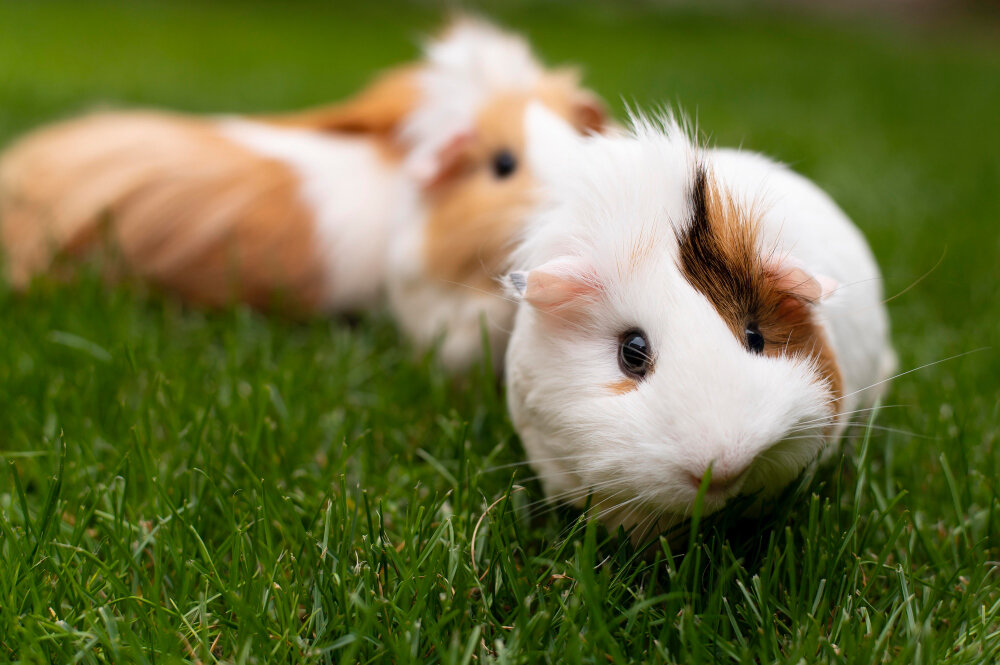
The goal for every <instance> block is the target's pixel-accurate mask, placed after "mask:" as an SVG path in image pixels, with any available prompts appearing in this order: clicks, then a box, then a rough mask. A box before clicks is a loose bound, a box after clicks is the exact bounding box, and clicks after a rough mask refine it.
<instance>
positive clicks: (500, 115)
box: [424, 72, 604, 293]
mask: <svg viewBox="0 0 1000 665" xmlns="http://www.w3.org/2000/svg"><path fill="white" fill-rule="evenodd" d="M535 100H538V101H541V102H542V103H544V104H545V105H546V106H548V107H549V108H550V109H551V110H552V111H553V112H555V113H557V114H559V115H560V116H562V117H563V118H565V119H566V120H567V121H568V122H570V123H572V124H573V126H574V127H576V128H577V129H578V130H579V131H581V132H584V131H588V130H591V129H600V128H601V124H602V123H603V121H604V116H603V111H602V110H601V108H600V103H599V100H597V99H596V97H594V96H593V95H592V94H590V93H586V91H582V90H580V89H579V88H577V87H575V79H573V78H571V77H570V76H569V75H567V74H566V73H565V72H563V73H560V74H557V75H556V74H553V75H550V76H548V77H546V78H545V79H543V81H542V82H541V83H540V84H539V86H538V88H537V89H536V90H535V91H534V92H531V93H512V94H510V95H506V96H502V97H499V98H497V99H495V100H494V101H492V102H491V103H490V104H489V105H487V106H486V107H485V108H483V109H482V110H481V112H480V113H479V117H478V119H477V123H476V129H475V132H474V134H473V135H472V136H471V137H470V138H469V140H467V141H465V143H464V144H463V147H462V154H461V155H459V156H457V158H453V159H452V160H451V166H450V168H449V170H448V172H447V174H446V177H444V178H442V179H440V180H439V181H438V182H436V183H435V185H434V186H433V187H431V188H430V189H429V190H428V191H427V197H428V201H429V204H430V205H429V209H430V215H429V219H428V223H427V233H426V239H425V245H424V261H425V265H426V266H427V270H428V272H429V273H430V275H431V277H433V278H434V279H437V280H440V281H443V282H452V283H455V284H456V286H458V287H459V288H461V285H464V286H468V287H472V288H474V289H481V290H484V291H488V292H490V293H499V287H498V285H497V282H496V277H497V276H498V275H499V274H500V273H501V272H502V271H503V270H504V269H506V267H507V266H506V262H507V257H508V254H509V251H510V248H511V245H512V243H513V242H514V241H515V239H516V236H517V234H518V232H519V231H520V230H521V227H522V224H523V223H524V218H525V214H526V212H527V210H528V209H529V207H530V206H531V205H532V204H533V196H532V194H533V188H534V179H533V178H532V175H531V173H530V171H529V169H528V168H527V164H526V163H525V154H524V113H525V109H526V107H527V105H528V104H529V103H530V102H531V101H535ZM583 106H586V107H587V110H586V111H584V110H582V107H583ZM501 150H509V151H510V152H511V153H512V154H513V155H514V156H515V158H516V159H517V168H516V170H515V171H514V172H513V173H512V174H511V175H509V176H507V177H506V178H502V179H501V178H497V177H496V176H495V175H494V173H493V171H492V168H491V166H492V160H493V157H494V156H495V155H496V154H497V153H498V152H500V151H501Z"/></svg>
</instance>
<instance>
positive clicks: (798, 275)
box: [768, 256, 838, 303]
mask: <svg viewBox="0 0 1000 665" xmlns="http://www.w3.org/2000/svg"><path fill="white" fill-rule="evenodd" d="M768 273H769V274H770V275H771V279H772V280H773V281H774V285H775V287H776V288H777V289H778V290H779V291H782V292H784V293H787V294H788V295H791V296H795V297H796V298H799V299H800V300H804V301H805V302H808V303H818V302H820V301H822V300H826V299H827V298H829V297H830V295H831V294H832V293H833V292H834V291H836V290H837V286H838V284H837V281H836V280H834V279H831V278H830V277H827V276H826V275H815V274H813V273H812V272H810V271H809V270H807V269H806V267H805V265H804V264H803V263H802V262H800V261H799V260H797V259H795V258H793V257H791V256H783V257H781V258H780V259H778V260H776V261H772V262H771V265H770V266H768Z"/></svg>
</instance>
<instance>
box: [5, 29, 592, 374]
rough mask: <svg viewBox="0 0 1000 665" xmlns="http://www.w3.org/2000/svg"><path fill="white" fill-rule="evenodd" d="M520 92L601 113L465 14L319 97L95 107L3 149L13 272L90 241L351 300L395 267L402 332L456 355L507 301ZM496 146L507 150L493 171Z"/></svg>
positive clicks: (218, 275)
mask: <svg viewBox="0 0 1000 665" xmlns="http://www.w3.org/2000/svg"><path fill="white" fill-rule="evenodd" d="M532 100H534V101H539V102H541V103H543V104H545V105H546V106H547V107H548V108H549V109H551V110H552V111H553V112H554V113H557V114H559V115H560V116H561V117H563V118H564V119H565V120H566V121H567V122H569V123H571V124H572V125H573V126H574V127H575V128H576V130H577V131H580V132H584V131H589V130H595V129H600V128H601V126H602V123H603V112H602V110H601V106H600V102H599V100H598V99H597V98H596V97H595V96H594V95H593V94H592V93H589V92H587V91H586V90H583V89H581V88H579V86H578V85H577V79H576V76H575V74H574V73H573V72H568V71H559V70H548V69H545V68H543V67H542V66H541V65H540V64H539V63H538V61H537V60H536V59H535V58H534V56H533V54H532V53H531V50H530V48H529V47H528V45H527V44H526V43H525V42H524V41H523V40H522V39H520V38H519V37H517V36H514V35H510V34H506V33H503V32H500V31H499V30H497V29H496V28H494V27H492V26H490V25H488V24H485V23H482V22H479V21H471V20H468V19H462V20H459V21H457V22H455V23H454V24H453V25H452V26H451V27H449V28H448V29H447V30H446V31H444V33H443V34H442V36H441V37H439V38H437V39H436V40H432V41H431V42H429V43H428V45H427V46H426V48H425V53H424V59H423V60H421V61H419V62H418V63H415V64H412V65H406V66H403V67H399V68H397V69H393V70H390V71H389V72H387V73H385V74H383V75H382V76H380V77H379V78H378V79H376V81H375V82H374V83H373V84H372V85H371V86H369V87H368V88H366V89H365V90H364V91H362V92H361V93H359V94H358V95H357V96H356V97H354V98H352V99H349V100H347V101H345V102H343V103H340V104H335V105H332V106H329V107H325V108H320V109H315V110H310V111H304V112H298V113H291V114H286V115H274V116H260V117H239V116H221V117H202V116H189V115H182V114H173V113H165V112H154V111H134V112H114V113H98V114H94V115H90V116H85V117H83V118H79V119H75V120H70V121H67V122H64V123H60V124H56V125H53V126H50V127H46V128H43V129H41V130H38V131H36V132H34V133H32V134H30V135H28V136H27V137H25V138H24V139H22V140H21V141H19V142H18V143H16V144H15V145H14V146H12V147H11V148H10V149H9V150H8V151H7V152H6V153H5V154H4V155H3V156H2V157H0V225H2V239H3V243H4V247H5V250H6V254H7V269H8V274H9V276H10V280H11V282H12V283H13V284H14V285H15V286H17V287H20V286H23V285H25V284H26V283H27V282H28V281H29V280H30V279H31V277H32V276H34V275H36V274H38V273H41V272H44V271H46V270H48V269H49V268H50V266H51V265H52V262H53V259H54V258H55V257H57V256H59V255H71V256H75V255H79V254H83V253H86V252H89V251H91V250H93V249H94V248H96V247H99V246H101V245H104V246H106V247H108V249H109V255H110V257H111V258H113V259H117V260H116V261H110V262H109V263H110V264H112V265H115V266H117V268H118V269H119V271H124V272H128V273H131V274H134V275H137V276H139V277H141V278H144V279H148V280H150V281H151V282H153V283H155V284H157V285H158V286H160V287H162V288H164V289H166V290H168V291H171V292H175V293H177V294H179V295H181V296H182V297H183V298H185V299H187V300H190V301H194V302H198V303H205V304H211V305H218V304H225V303H229V302H234V301H235V302H247V303H250V304H252V305H255V306H267V305H271V304H276V303H280V304H287V305H291V306H292V307H293V308H294V309H298V310H303V309H304V310H306V311H330V310H332V311H344V310H358V309H361V308H365V307H369V306H371V305H373V304H375V303H376V302H378V296H379V295H380V294H382V293H383V292H384V291H385V290H386V284H387V281H391V284H392V288H391V289H389V290H390V292H391V305H392V308H393V309H394V311H396V313H397V316H398V318H399V320H400V323H401V324H402V326H403V328H404V329H405V330H406V332H408V333H409V334H410V336H411V337H413V338H414V339H415V340H416V342H417V343H418V344H419V345H422V346H426V345H430V344H432V343H433V342H435V341H436V340H437V339H438V337H439V336H441V335H443V334H447V337H446V339H445V341H444V345H443V349H444V354H443V355H444V360H445V362H446V363H447V364H448V365H449V366H452V367H456V368H457V367H461V366H462V365H464V364H466V363H467V362H469V360H471V359H472V358H474V357H475V356H476V355H477V354H478V352H479V350H480V348H481V346H480V345H481V333H480V320H481V319H482V317H483V316H484V315H485V316H486V318H487V319H488V320H491V321H493V323H492V324H491V326H490V329H491V330H492V331H494V332H493V334H495V335H499V333H497V332H495V331H499V330H501V329H502V328H503V327H504V326H505V325H506V324H507V323H508V319H509V316H510V308H509V307H507V308H504V309H503V311H500V310H499V309H497V308H496V306H495V301H496V300H497V298H496V296H497V294H498V293H499V288H498V287H497V284H496V282H495V280H493V279H492V277H494V276H495V275H496V274H498V273H499V271H500V270H501V268H502V266H501V262H502V261H503V259H504V258H505V257H506V253H507V252H508V251H509V248H510V246H511V243H512V239H513V237H514V235H515V234H516V233H517V232H518V230H519V229H520V226H521V223H522V220H523V217H524V214H525V211H526V210H527V209H529V208H530V206H531V205H532V201H533V196H534V186H533V182H532V180H531V177H530V174H529V173H528V172H527V171H526V170H524V169H521V168H519V167H520V164H519V163H518V162H519V158H520V154H521V153H522V152H523V136H522V132H521V128H522V127H523V115H524V109H525V108H526V105H527V103H528V102H529V101H532ZM498 115H503V116H504V119H503V121H502V122H499V123H498V122H495V121H494V120H493V118H494V117H496V116H498ZM512 128H514V129H513V130H512ZM497 152H503V153H505V155H506V156H507V157H509V158H510V160H513V161H512V162H511V161H510V160H507V161H505V162H504V165H503V166H504V168H503V170H502V172H500V171H497V170H496V169H493V168H492V166H491V164H493V162H495V161H496V160H495V158H494V157H495V155H494V153H497ZM389 257H392V266H389V265H387V262H388V260H389ZM390 276H391V280H390ZM484 292H485V293H484ZM494 309H496V313H495V314H494V312H493V310H494ZM504 317H507V318H504ZM446 329H449V330H454V333H452V332H447V333H446ZM498 340H499V341H500V343H501V346H502V341H503V340H502V338H501V337H498Z"/></svg>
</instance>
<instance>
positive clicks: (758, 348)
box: [743, 326, 764, 353]
mask: <svg viewBox="0 0 1000 665" xmlns="http://www.w3.org/2000/svg"><path fill="white" fill-rule="evenodd" d="M743 336H744V338H745V339H746V342H747V348H748V349H750V350H751V351H752V352H753V353H763V352H764V336H763V335H761V334H760V330H758V329H757V326H747V329H746V330H744V331H743Z"/></svg>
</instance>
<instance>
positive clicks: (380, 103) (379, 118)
mask: <svg viewBox="0 0 1000 665" xmlns="http://www.w3.org/2000/svg"><path fill="white" fill-rule="evenodd" d="M418 72H419V68H418V67H417V66H416V65H403V66H400V67H396V68H395V69H390V70H388V71H386V72H383V73H382V74H380V75H378V76H377V77H376V78H375V80H374V81H372V83H371V84H369V85H368V87H366V88H364V89H363V90H361V91H360V92H358V93H357V94H356V95H354V96H353V97H351V98H349V99H345V100H344V101H342V102H339V103H335V104H330V105H328V106H322V107H319V108H314V109H309V110H306V111H298V112H295V113H287V114H282V115H270V116H260V119H261V120H264V121H266V122H271V123H274V124H277V125H284V126H289V127H301V128H305V129H313V130H317V131H323V132H337V133H346V134H375V135H384V136H391V135H393V134H394V133H395V131H396V129H397V128H398V126H399V124H400V122H402V120H403V118H405V117H406V115H407V114H409V113H410V111H412V110H413V108H414V107H415V106H416V104H417V102H418V100H419V95H420V90H419V88H418V87H417V74H418Z"/></svg>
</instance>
